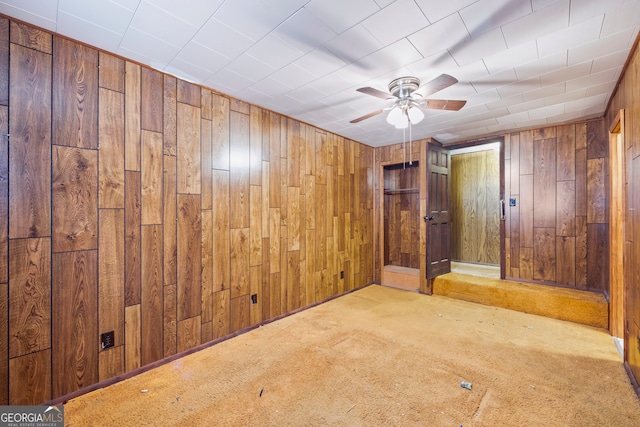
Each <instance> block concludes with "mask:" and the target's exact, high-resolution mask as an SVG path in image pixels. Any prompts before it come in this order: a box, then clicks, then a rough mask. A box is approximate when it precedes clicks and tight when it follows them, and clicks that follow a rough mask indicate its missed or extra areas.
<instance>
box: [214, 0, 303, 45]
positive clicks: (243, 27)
mask: <svg viewBox="0 0 640 427" xmlns="http://www.w3.org/2000/svg"><path fill="white" fill-rule="evenodd" d="M306 2H307V0H291V1H286V0H276V1H274V0H272V1H265V0H233V1H225V2H224V3H223V4H222V5H221V6H220V7H219V8H218V10H216V12H215V14H214V15H213V16H214V17H215V18H216V19H217V20H219V21H221V22H224V23H225V24H226V25H228V26H229V27H231V28H233V29H235V30H236V31H238V32H239V33H241V34H244V35H245V36H247V37H249V38H250V39H251V40H260V39H261V38H262V37H264V36H265V35H267V34H268V33H270V32H271V31H272V30H273V29H274V28H275V27H277V26H278V25H280V23H282V22H283V21H284V20H285V19H287V18H288V17H289V16H291V15H293V14H294V13H295V11H296V10H298V9H299V8H301V7H302V6H303V5H304V4H305V3H306Z"/></svg>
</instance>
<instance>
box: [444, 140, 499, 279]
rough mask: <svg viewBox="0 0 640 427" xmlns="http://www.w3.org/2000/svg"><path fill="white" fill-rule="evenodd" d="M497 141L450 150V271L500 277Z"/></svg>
mask: <svg viewBox="0 0 640 427" xmlns="http://www.w3.org/2000/svg"><path fill="white" fill-rule="evenodd" d="M502 208H503V207H502V200H501V196H500V143H499V142H495V143H489V144H483V145H477V146H473V147H465V148H459V149H454V150H451V271H453V272H456V273H462V274H469V275H474V276H482V277H490V278H496V279H499V278H500V220H501V209H502Z"/></svg>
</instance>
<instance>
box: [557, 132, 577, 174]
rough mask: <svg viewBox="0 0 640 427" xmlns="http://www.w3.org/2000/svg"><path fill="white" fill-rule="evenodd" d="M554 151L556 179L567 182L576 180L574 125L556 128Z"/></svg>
mask: <svg viewBox="0 0 640 427" xmlns="http://www.w3.org/2000/svg"><path fill="white" fill-rule="evenodd" d="M557 134H558V137H557V139H556V144H557V145H556V149H557V153H558V161H557V163H556V166H557V172H556V177H557V179H558V181H569V180H574V179H575V178H576V137H575V125H574V124H570V125H564V126H558V132H557Z"/></svg>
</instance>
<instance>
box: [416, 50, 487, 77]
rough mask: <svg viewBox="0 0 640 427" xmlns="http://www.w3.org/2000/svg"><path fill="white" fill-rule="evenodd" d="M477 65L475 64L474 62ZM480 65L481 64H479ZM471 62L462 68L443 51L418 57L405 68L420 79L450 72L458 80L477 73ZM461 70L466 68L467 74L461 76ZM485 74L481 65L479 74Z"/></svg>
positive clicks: (485, 71)
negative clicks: (425, 56) (421, 57)
mask: <svg viewBox="0 0 640 427" xmlns="http://www.w3.org/2000/svg"><path fill="white" fill-rule="evenodd" d="M476 65H477V64H476ZM480 65H482V64H480ZM472 67H473V66H472V64H469V65H468V66H465V67H464V68H460V67H458V64H457V63H456V61H454V59H453V57H452V56H451V55H450V54H449V52H447V51H444V52H442V53H441V54H435V55H431V56H430V57H427V58H423V59H419V60H417V61H415V62H412V63H411V64H408V65H407V66H406V68H407V69H408V70H409V74H411V75H414V76H416V77H419V78H420V79H421V80H426V79H429V80H430V79H432V78H434V77H436V76H439V75H440V74H450V75H452V76H453V77H455V78H457V79H458V80H461V79H463V78H464V79H467V80H468V79H469V77H468V76H469V75H470V74H473V75H478V73H477V71H478V70H477V69H475V70H474V71H473V72H472ZM461 70H467V74H465V76H464V77H461V75H462V74H463V73H462V71H461ZM485 74H487V70H486V69H485V68H484V65H482V72H481V73H480V75H485Z"/></svg>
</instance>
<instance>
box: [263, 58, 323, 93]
mask: <svg viewBox="0 0 640 427" xmlns="http://www.w3.org/2000/svg"><path fill="white" fill-rule="evenodd" d="M271 78H272V79H274V80H276V81H278V82H280V83H285V84H288V85H289V86H291V87H298V86H303V85H306V84H307V83H309V82H312V81H313V80H315V79H316V76H314V75H313V74H311V73H310V72H308V71H307V70H305V69H303V68H300V67H299V66H298V65H296V64H295V63H292V64H289V65H287V66H285V67H283V68H281V69H279V70H277V71H275V72H274V73H273V74H271Z"/></svg>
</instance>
